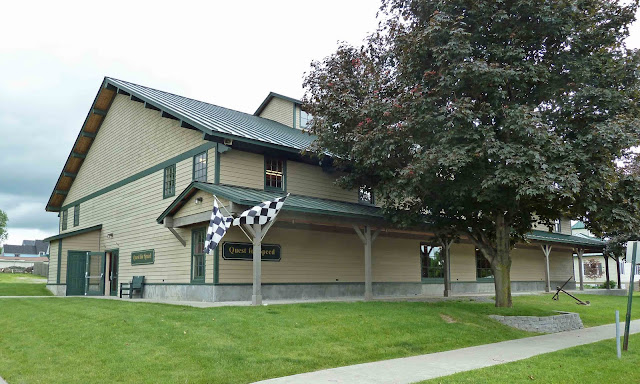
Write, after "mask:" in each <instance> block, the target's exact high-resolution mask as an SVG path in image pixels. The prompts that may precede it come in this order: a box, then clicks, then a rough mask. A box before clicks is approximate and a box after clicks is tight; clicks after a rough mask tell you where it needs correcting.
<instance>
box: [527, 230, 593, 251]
mask: <svg viewBox="0 0 640 384" xmlns="http://www.w3.org/2000/svg"><path fill="white" fill-rule="evenodd" d="M527 238H528V239H529V240H535V241H540V242H546V243H562V244H572V245H576V246H582V247H585V248H590V249H593V248H600V249H601V248H603V247H604V246H605V245H606V241H603V240H600V239H597V238H594V237H584V236H573V235H565V234H562V233H552V232H545V231H532V232H531V233H529V234H528V235H527Z"/></svg>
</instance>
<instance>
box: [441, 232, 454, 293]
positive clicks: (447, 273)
mask: <svg viewBox="0 0 640 384" xmlns="http://www.w3.org/2000/svg"><path fill="white" fill-rule="evenodd" d="M451 244H453V239H440V245H442V250H443V251H444V259H443V260H444V297H449V295H450V294H451V267H450V266H451Z"/></svg>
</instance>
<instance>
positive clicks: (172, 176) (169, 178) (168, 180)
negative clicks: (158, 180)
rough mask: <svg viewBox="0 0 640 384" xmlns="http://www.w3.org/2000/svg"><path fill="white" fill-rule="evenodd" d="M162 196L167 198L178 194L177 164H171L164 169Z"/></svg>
mask: <svg viewBox="0 0 640 384" xmlns="http://www.w3.org/2000/svg"><path fill="white" fill-rule="evenodd" d="M162 184H163V187H162V188H163V189H162V198H163V199H166V198H167V197H171V196H173V195H175V194H176V165H175V164H173V165H170V166H168V167H167V168H165V169H164V181H163V183H162Z"/></svg>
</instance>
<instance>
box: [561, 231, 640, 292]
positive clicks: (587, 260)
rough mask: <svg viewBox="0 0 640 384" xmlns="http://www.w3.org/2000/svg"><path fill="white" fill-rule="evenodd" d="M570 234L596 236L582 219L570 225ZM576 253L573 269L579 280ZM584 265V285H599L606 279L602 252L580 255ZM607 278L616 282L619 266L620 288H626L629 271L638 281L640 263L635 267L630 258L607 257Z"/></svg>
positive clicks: (639, 277) (639, 278)
mask: <svg viewBox="0 0 640 384" xmlns="http://www.w3.org/2000/svg"><path fill="white" fill-rule="evenodd" d="M571 234H572V235H573V236H582V237H585V238H597V237H596V236H594V235H593V233H591V232H590V231H589V230H588V229H587V228H586V227H585V225H584V223H583V222H582V221H578V222H577V223H575V224H573V225H572V226H571ZM578 263H579V261H578V257H577V255H575V254H574V256H573V266H574V268H573V270H574V274H575V279H576V281H580V268H579V264H578ZM582 263H583V267H584V284H585V285H586V286H601V285H603V284H604V283H605V282H606V281H607V274H606V265H605V258H604V256H603V255H602V253H585V254H584V255H583V257H582ZM608 264H609V280H610V281H613V282H615V283H616V286H617V283H618V267H619V268H620V282H621V284H622V288H625V289H626V288H627V286H628V285H629V279H630V278H631V273H632V271H633V273H634V274H635V276H634V281H636V282H637V281H640V265H636V266H635V268H632V266H631V260H628V261H627V260H620V261H619V263H618V262H616V260H613V259H611V258H609V260H608Z"/></svg>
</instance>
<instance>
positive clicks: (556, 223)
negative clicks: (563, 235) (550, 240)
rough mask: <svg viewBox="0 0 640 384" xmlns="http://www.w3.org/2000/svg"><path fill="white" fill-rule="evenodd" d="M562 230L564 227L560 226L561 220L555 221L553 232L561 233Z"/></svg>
mask: <svg viewBox="0 0 640 384" xmlns="http://www.w3.org/2000/svg"><path fill="white" fill-rule="evenodd" d="M561 229H562V227H561V225H560V219H558V220H556V221H554V222H553V232H556V233H560V230H561Z"/></svg>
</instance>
